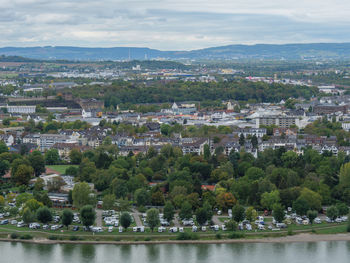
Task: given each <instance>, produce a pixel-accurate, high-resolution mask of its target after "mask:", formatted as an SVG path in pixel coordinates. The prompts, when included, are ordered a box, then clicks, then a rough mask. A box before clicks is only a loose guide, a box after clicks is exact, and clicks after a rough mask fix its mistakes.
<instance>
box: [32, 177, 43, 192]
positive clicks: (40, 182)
mask: <svg viewBox="0 0 350 263" xmlns="http://www.w3.org/2000/svg"><path fill="white" fill-rule="evenodd" d="M44 187H45V181H44V179H42V178H37V179H36V182H35V184H34V191H42V190H43V189H44Z"/></svg>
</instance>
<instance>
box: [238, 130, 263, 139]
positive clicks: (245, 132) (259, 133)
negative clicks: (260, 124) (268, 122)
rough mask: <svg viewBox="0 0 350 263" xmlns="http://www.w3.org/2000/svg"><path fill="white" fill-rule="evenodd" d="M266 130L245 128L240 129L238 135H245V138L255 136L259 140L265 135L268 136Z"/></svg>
mask: <svg viewBox="0 0 350 263" xmlns="http://www.w3.org/2000/svg"><path fill="white" fill-rule="evenodd" d="M266 132H267V130H266V128H244V129H238V130H237V132H235V133H237V134H238V135H241V134H243V135H244V137H245V138H247V137H248V136H253V135H255V136H256V137H258V138H261V137H263V136H264V135H266Z"/></svg>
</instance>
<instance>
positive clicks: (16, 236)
mask: <svg viewBox="0 0 350 263" xmlns="http://www.w3.org/2000/svg"><path fill="white" fill-rule="evenodd" d="M10 237H11V238H12V239H17V238H18V234H17V233H12V234H11V235H10Z"/></svg>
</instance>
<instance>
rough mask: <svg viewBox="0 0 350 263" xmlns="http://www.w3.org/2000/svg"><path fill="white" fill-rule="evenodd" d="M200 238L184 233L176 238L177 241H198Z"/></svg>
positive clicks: (196, 235) (193, 234) (194, 234)
mask: <svg viewBox="0 0 350 263" xmlns="http://www.w3.org/2000/svg"><path fill="white" fill-rule="evenodd" d="M198 239H199V236H198V234H196V233H188V232H183V233H179V234H178V235H177V236H176V240H198Z"/></svg>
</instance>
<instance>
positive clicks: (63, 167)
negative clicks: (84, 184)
mask: <svg viewBox="0 0 350 263" xmlns="http://www.w3.org/2000/svg"><path fill="white" fill-rule="evenodd" d="M70 166H73V167H78V165H73V164H72V165H71V164H68V165H46V167H47V168H50V169H52V170H55V171H57V172H58V173H60V174H65V172H66V169H67V168H68V167H70Z"/></svg>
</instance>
